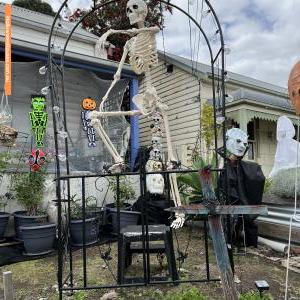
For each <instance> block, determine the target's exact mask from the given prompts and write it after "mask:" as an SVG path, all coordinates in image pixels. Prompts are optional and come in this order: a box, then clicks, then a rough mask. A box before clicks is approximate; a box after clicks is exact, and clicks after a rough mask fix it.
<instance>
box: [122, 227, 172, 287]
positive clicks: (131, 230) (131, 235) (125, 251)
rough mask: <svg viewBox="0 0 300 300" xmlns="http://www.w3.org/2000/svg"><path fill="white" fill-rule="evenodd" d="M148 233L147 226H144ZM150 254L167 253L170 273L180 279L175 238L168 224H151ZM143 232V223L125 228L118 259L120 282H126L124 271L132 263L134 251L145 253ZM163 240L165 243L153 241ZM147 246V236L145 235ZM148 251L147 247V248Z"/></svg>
mask: <svg viewBox="0 0 300 300" xmlns="http://www.w3.org/2000/svg"><path fill="white" fill-rule="evenodd" d="M144 235H146V226H145V227H144ZM148 236H149V254H153V253H165V254H166V257H167V261H168V269H169V274H170V276H171V278H172V280H173V281H175V280H178V273H177V268H176V260H175V254H174V248H173V239H172V234H171V231H170V227H168V226H166V225H161V224H159V225H149V226H148ZM142 241H143V232H142V226H141V225H129V226H126V227H125V228H123V229H122V230H121V232H120V238H119V245H118V246H119V247H118V251H119V259H118V283H119V284H124V283H125V278H124V272H125V269H126V268H128V267H129V266H130V265H131V263H132V254H133V253H143V243H142ZM154 241H163V243H158V244H156V243H151V242H154ZM145 248H146V237H145ZM145 251H146V252H147V249H146V250H145Z"/></svg>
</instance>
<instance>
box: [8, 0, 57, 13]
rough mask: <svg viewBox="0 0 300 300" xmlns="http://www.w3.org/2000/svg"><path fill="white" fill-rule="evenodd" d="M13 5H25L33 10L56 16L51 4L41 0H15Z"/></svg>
mask: <svg viewBox="0 0 300 300" xmlns="http://www.w3.org/2000/svg"><path fill="white" fill-rule="evenodd" d="M12 4H13V5H15V6H19V7H23V8H26V9H29V10H32V11H37V12H40V13H42V14H45V15H50V16H55V12H54V11H53V9H52V7H51V5H50V4H48V3H46V2H43V1H41V0H14V1H13V3H12Z"/></svg>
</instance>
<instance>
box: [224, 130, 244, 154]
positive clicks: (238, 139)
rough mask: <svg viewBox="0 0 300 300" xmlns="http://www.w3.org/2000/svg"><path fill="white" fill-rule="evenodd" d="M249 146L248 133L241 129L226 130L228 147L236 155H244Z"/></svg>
mask: <svg viewBox="0 0 300 300" xmlns="http://www.w3.org/2000/svg"><path fill="white" fill-rule="evenodd" d="M247 146H248V136H247V134H246V133H245V132H244V131H243V130H241V129H239V128H232V129H229V130H227V132H226V148H227V150H228V151H229V152H230V153H231V154H233V155H235V156H236V157H243V156H244V155H245V152H246V150H247Z"/></svg>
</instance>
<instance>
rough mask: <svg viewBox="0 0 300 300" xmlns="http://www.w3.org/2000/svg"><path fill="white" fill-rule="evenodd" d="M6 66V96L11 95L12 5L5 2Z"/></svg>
mask: <svg viewBox="0 0 300 300" xmlns="http://www.w3.org/2000/svg"><path fill="white" fill-rule="evenodd" d="M4 41H5V66H4V92H5V95H6V96H10V95H11V5H10V4H5V23H4Z"/></svg>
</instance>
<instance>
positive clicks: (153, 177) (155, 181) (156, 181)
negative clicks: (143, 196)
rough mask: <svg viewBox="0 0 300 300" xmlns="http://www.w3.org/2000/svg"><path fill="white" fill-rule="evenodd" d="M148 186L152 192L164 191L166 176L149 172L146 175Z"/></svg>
mask: <svg viewBox="0 0 300 300" xmlns="http://www.w3.org/2000/svg"><path fill="white" fill-rule="evenodd" d="M146 186H147V190H148V191H149V193H150V194H159V195H162V194H163V193H164V187H165V183H164V178H163V176H162V175H161V174H148V175H146Z"/></svg>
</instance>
